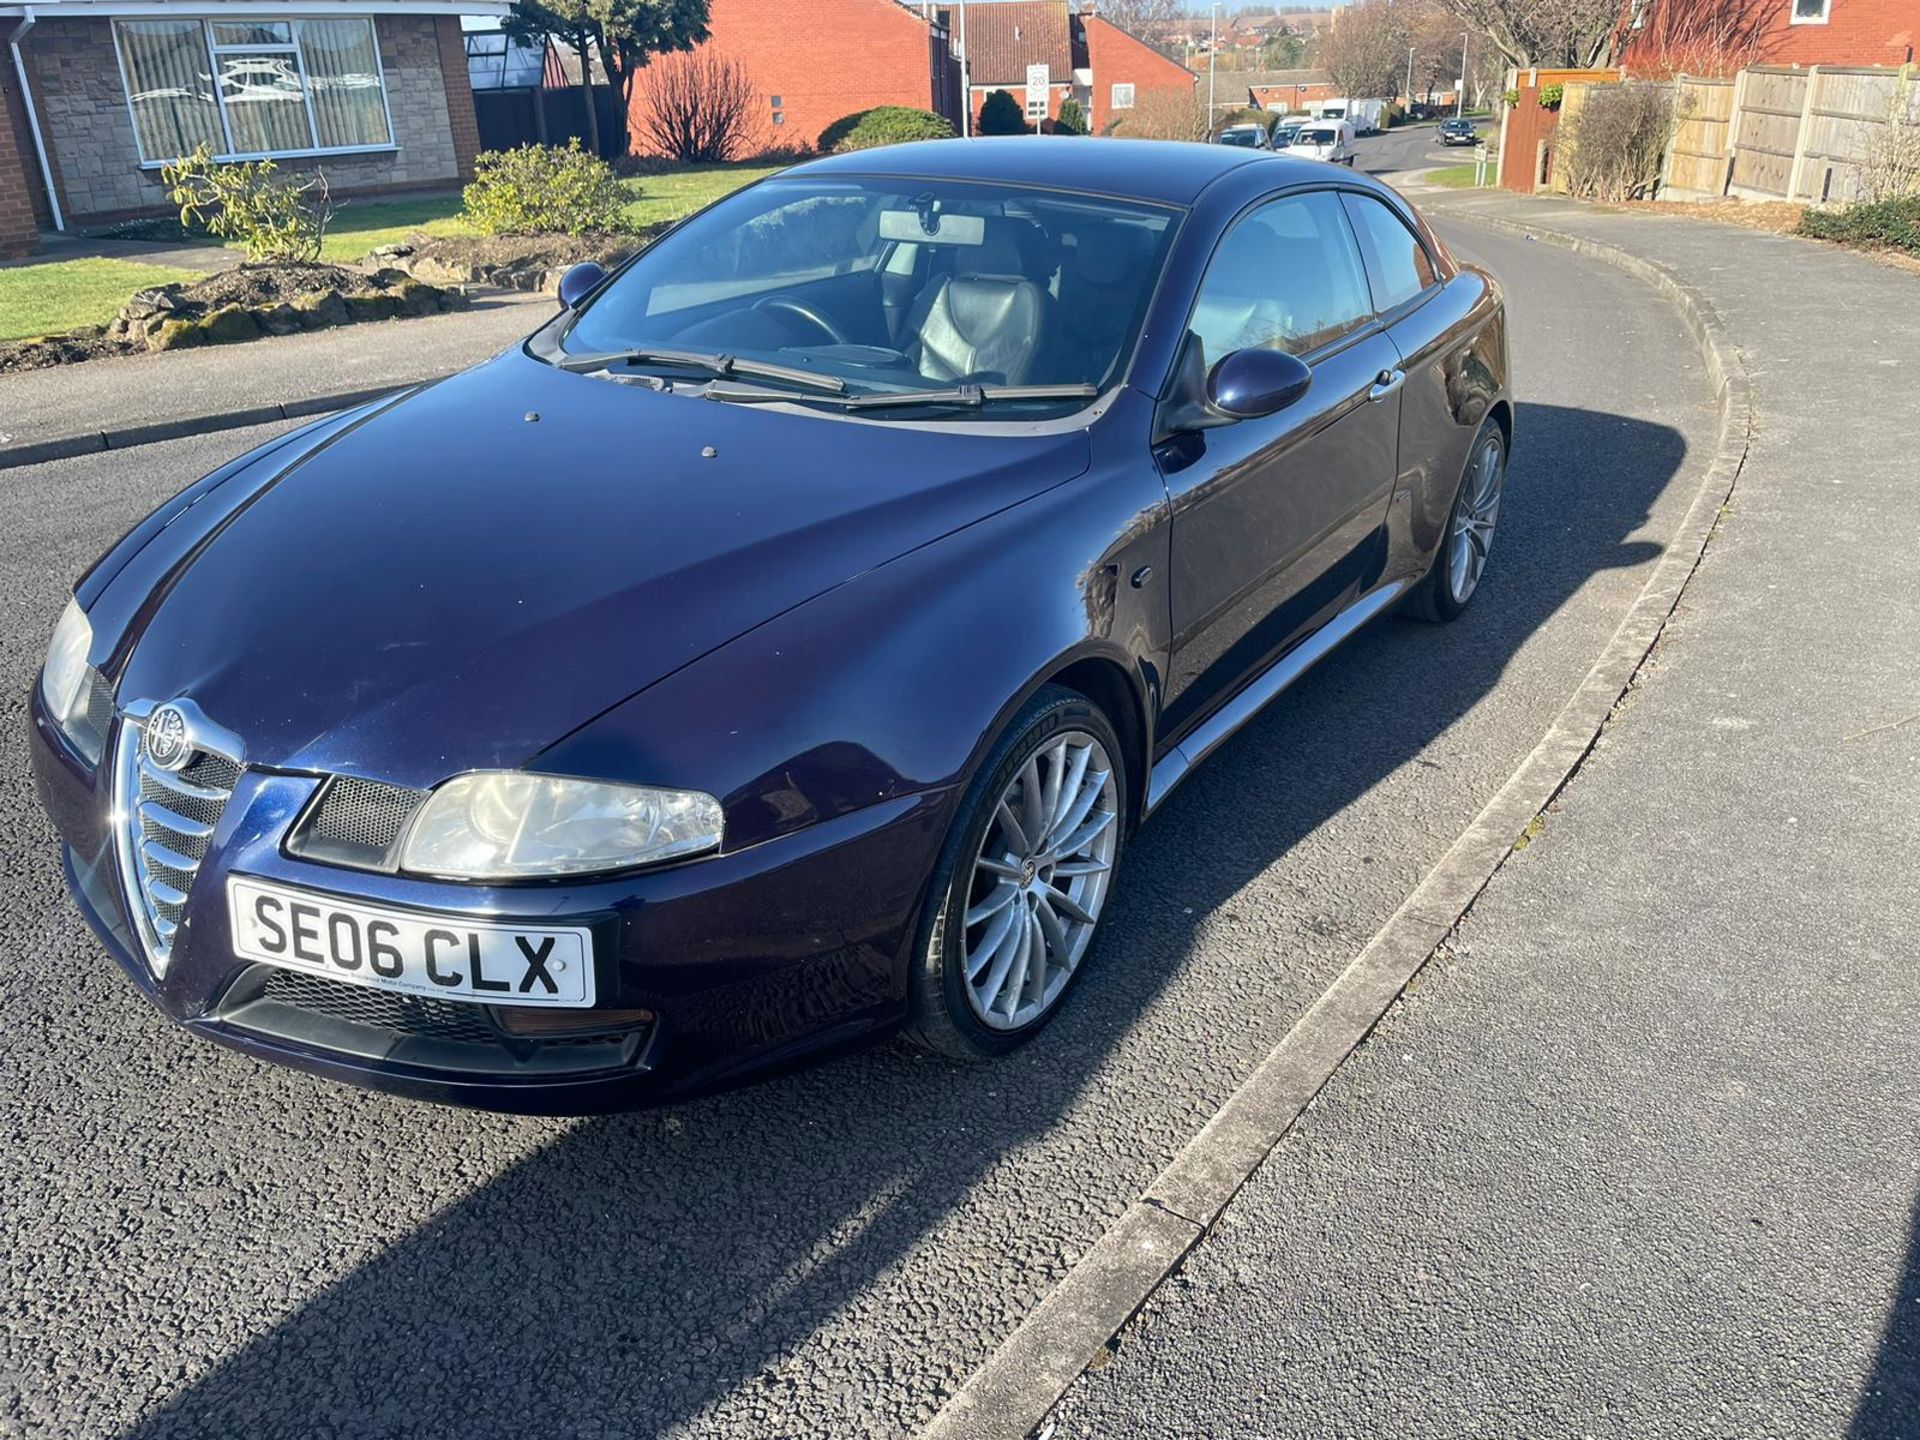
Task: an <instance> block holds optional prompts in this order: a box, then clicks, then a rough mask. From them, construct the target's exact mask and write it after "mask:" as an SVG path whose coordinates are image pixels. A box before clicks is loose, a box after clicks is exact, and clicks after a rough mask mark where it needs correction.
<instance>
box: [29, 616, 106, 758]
mask: <svg viewBox="0 0 1920 1440" xmlns="http://www.w3.org/2000/svg"><path fill="white" fill-rule="evenodd" d="M92 648H93V626H91V625H90V624H88V623H87V612H86V611H84V610H82V609H81V608H80V603H79V602H78V601H77V600H69V601H67V608H66V609H65V610H63V611H61V612H60V623H59V624H58V625H56V626H54V627H53V639H52V641H51V642H50V643H49V644H48V646H47V663H46V664H45V665H43V666H41V668H40V702H41V704H43V705H45V706H46V708H47V714H48V716H49V717H51V719H52V720H53V723H54V724H56V725H58V726H59V727H60V730H61V733H62V734H64V735H65V736H66V737H67V738H68V739H69V740H71V741H73V743H74V744H75V745H76V746H78V747H79V748H80V750H81V752H82V753H83V754H85V755H86V756H87V758H88V759H89V760H98V759H99V758H100V744H101V741H102V739H103V738H104V737H102V736H100V735H97V734H95V733H94V730H93V726H92V725H91V724H90V723H89V721H88V717H87V700H88V693H87V692H88V691H89V690H90V689H91V688H92V682H93V671H92V670H91V669H90V668H89V667H88V665H87V651H89V650H91V649H92Z"/></svg>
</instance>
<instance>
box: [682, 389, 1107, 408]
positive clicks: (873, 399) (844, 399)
mask: <svg viewBox="0 0 1920 1440" xmlns="http://www.w3.org/2000/svg"><path fill="white" fill-rule="evenodd" d="M1099 393H1100V387H1099V386H1097V385H956V386H954V387H953V388H952V389H950V390H885V391H881V392H880V393H878V394H873V395H841V396H839V397H837V398H836V399H835V400H834V401H833V402H832V403H833V404H835V405H838V406H839V407H840V408H841V409H842V410H905V409H910V408H917V407H919V406H922V405H932V406H937V407H939V408H941V409H963V410H978V409H979V408H980V407H981V406H983V405H991V404H993V403H995V402H996V401H1007V400H1091V399H1093V398H1094V397H1095V396H1097V395H1099ZM706 396H707V399H709V400H730V401H733V402H734V403H735V404H739V405H756V404H772V403H774V402H776V401H782V400H788V401H790V400H793V399H794V398H795V397H794V396H793V395H791V394H789V393H788V392H786V391H784V390H761V389H757V388H756V387H754V386H751V385H709V386H708V387H707V389H706Z"/></svg>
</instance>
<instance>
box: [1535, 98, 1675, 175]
mask: <svg viewBox="0 0 1920 1440" xmlns="http://www.w3.org/2000/svg"><path fill="white" fill-rule="evenodd" d="M1544 98H1545V94H1544V92H1542V99H1543V100H1544ZM1672 135H1673V95H1672V93H1671V92H1670V91H1669V90H1668V89H1667V88H1666V87H1665V86H1664V85H1601V86H1595V87H1594V88H1593V89H1591V90H1589V91H1588V92H1587V98H1586V103H1585V104H1583V105H1581V107H1580V108H1579V110H1578V111H1576V112H1575V113H1574V114H1573V115H1572V116H1570V117H1568V118H1567V119H1565V120H1563V121H1562V122H1561V125H1560V140H1559V150H1560V153H1559V157H1558V158H1557V160H1556V161H1555V164H1556V165H1557V166H1558V167H1559V168H1560V172H1561V174H1563V175H1564V176H1565V177H1566V181H1567V190H1568V193H1570V194H1573V195H1578V196H1581V197H1583V198H1585V199H1590V200H1606V201H1621V200H1636V199H1644V198H1645V197H1646V196H1648V195H1651V194H1652V193H1653V190H1654V187H1655V186H1656V185H1658V184H1659V182H1660V159H1661V156H1662V155H1663V154H1665V152H1666V148H1667V141H1668V140H1669V139H1671V138H1672Z"/></svg>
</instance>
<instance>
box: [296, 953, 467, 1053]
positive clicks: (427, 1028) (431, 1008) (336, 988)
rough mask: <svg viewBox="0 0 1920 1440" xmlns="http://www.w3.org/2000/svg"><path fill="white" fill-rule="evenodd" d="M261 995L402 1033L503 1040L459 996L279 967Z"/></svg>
mask: <svg viewBox="0 0 1920 1440" xmlns="http://www.w3.org/2000/svg"><path fill="white" fill-rule="evenodd" d="M261 998H262V999H265V1000H276V1001H278V1002H279V1003H281V1004H283V1005H295V1006H298V1007H299V1008H300V1009H302V1010H310V1011H312V1012H313V1013H315V1014H317V1015H325V1016H327V1017H328V1018H330V1019H334V1020H343V1021H346V1022H347V1023H348V1024H351V1025H371V1026H372V1027H374V1028H375V1029H377V1030H391V1031H393V1032H395V1033H396V1034H400V1035H422V1036H430V1037H432V1038H433V1039H435V1040H457V1041H465V1042H467V1043H468V1044H485V1045H497V1044H499V1043H500V1032H499V1031H497V1030H495V1029H494V1028H493V1026H492V1024H491V1023H489V1021H488V1020H487V1017H486V1015H485V1014H484V1013H483V1012H482V1010H481V1008H480V1007H479V1006H477V1005H463V1004H461V1003H459V1002H458V1001H454V1000H421V999H416V998H415V997H413V996H411V995H394V994H391V993H389V992H387V991H384V990H367V989H363V988H361V987H360V986H357V985H341V984H338V983H336V982H334V981H332V980H322V979H320V978H318V977H316V976H311V975H296V974H294V973H293V972H292V971H290V970H276V971H274V972H273V973H272V974H271V975H269V976H268V977H267V983H266V988H265V989H264V990H263V991H262V992H261Z"/></svg>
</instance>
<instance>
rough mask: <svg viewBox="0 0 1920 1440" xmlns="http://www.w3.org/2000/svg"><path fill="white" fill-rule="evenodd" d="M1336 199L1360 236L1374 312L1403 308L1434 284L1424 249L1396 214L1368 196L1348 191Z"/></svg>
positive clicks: (1429, 260) (1430, 265) (1431, 264)
mask: <svg viewBox="0 0 1920 1440" xmlns="http://www.w3.org/2000/svg"><path fill="white" fill-rule="evenodd" d="M1340 199H1341V203H1342V204H1344V205H1345V206H1346V207H1347V214H1349V215H1351V216H1352V217H1353V228H1354V230H1355V231H1356V232H1357V233H1358V234H1359V236H1360V250H1361V253H1362V254H1364V255H1365V256H1366V258H1367V278H1368V279H1369V280H1370V281H1371V282H1372V283H1373V303H1374V306H1375V308H1376V309H1379V310H1381V311H1387V310H1391V309H1393V307H1394V306H1396V305H1403V304H1405V303H1406V302H1407V301H1409V300H1411V299H1413V297H1414V296H1416V295H1418V294H1419V293H1420V292H1421V291H1422V290H1425V289H1426V288H1427V287H1428V286H1429V285H1431V284H1433V283H1434V280H1435V276H1434V272H1433V261H1432V260H1431V259H1429V258H1428V256H1427V251H1426V247H1425V246H1423V245H1422V244H1421V243H1420V240H1419V237H1418V236H1416V235H1415V234H1414V233H1413V231H1411V230H1409V229H1408V228H1407V226H1406V223H1405V222H1404V221H1403V220H1401V218H1400V217H1399V216H1398V215H1396V214H1394V212H1393V211H1392V210H1390V209H1388V208H1387V206H1385V205H1383V204H1382V203H1381V202H1380V201H1378V200H1375V199H1374V198H1372V197H1371V196H1369V195H1355V194H1353V193H1352V192H1348V193H1346V194H1343V195H1342V196H1341V197H1340Z"/></svg>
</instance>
